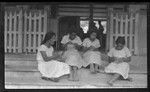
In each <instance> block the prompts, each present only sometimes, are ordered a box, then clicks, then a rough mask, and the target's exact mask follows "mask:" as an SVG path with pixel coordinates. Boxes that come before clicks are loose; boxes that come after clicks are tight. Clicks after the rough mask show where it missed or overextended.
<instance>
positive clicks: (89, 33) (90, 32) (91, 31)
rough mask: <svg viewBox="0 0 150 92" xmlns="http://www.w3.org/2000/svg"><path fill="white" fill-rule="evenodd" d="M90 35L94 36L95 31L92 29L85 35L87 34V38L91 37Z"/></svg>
mask: <svg viewBox="0 0 150 92" xmlns="http://www.w3.org/2000/svg"><path fill="white" fill-rule="evenodd" d="M92 33H96V34H97V31H96V30H94V29H92V30H89V31H88V33H87V34H88V36H89V37H90V35H91V34H92Z"/></svg>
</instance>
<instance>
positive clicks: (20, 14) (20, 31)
mask: <svg viewBox="0 0 150 92" xmlns="http://www.w3.org/2000/svg"><path fill="white" fill-rule="evenodd" d="M22 17H23V16H22V10H20V11H19V30H18V33H19V35H18V38H19V40H18V44H19V45H18V52H19V53H22V26H23V24H22V21H23V20H22Z"/></svg>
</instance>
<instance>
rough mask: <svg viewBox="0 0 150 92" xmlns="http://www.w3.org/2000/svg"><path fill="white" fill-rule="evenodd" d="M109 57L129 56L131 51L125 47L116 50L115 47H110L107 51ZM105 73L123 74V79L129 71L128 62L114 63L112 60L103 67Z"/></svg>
mask: <svg viewBox="0 0 150 92" xmlns="http://www.w3.org/2000/svg"><path fill="white" fill-rule="evenodd" d="M108 56H109V57H118V58H122V57H125V58H126V57H130V56H131V53H130V51H129V49H128V48H127V47H124V48H123V49H122V50H116V49H115V48H112V49H111V50H110V51H109V53H108ZM105 72H106V73H118V74H120V75H122V76H123V78H124V79H127V78H128V73H129V64H128V63H127V62H122V63H118V64H117V63H115V62H112V63H110V64H109V65H108V66H107V67H106V68H105Z"/></svg>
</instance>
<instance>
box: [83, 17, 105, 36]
mask: <svg viewBox="0 0 150 92" xmlns="http://www.w3.org/2000/svg"><path fill="white" fill-rule="evenodd" d="M98 20H100V18H94V23H95V26H96V27H97V29H98V28H99V23H98ZM101 24H102V26H103V27H104V31H103V33H104V34H106V28H107V26H106V25H107V21H105V20H104V21H101ZM80 27H81V28H82V29H83V31H84V33H87V32H88V30H89V19H88V18H86V17H81V20H80Z"/></svg>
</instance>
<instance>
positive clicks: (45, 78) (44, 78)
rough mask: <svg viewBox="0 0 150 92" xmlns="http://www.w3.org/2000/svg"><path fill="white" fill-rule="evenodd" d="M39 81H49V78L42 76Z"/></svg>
mask: <svg viewBox="0 0 150 92" xmlns="http://www.w3.org/2000/svg"><path fill="white" fill-rule="evenodd" d="M41 79H43V80H49V78H47V77H44V76H42V77H41Z"/></svg>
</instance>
